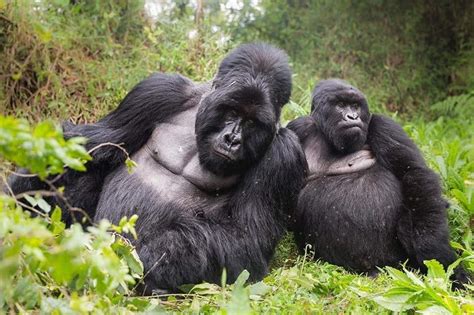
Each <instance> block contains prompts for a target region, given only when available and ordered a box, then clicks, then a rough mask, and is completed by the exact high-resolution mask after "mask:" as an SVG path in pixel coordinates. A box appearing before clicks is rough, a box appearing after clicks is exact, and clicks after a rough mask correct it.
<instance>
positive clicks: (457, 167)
mask: <svg viewBox="0 0 474 315" xmlns="http://www.w3.org/2000/svg"><path fill="white" fill-rule="evenodd" d="M60 2H61V1H58V3H60ZM2 5H3V2H2V1H1V0H0V14H1V17H2V18H1V19H0V30H1V32H0V44H4V45H3V48H1V47H2V45H0V60H1V61H0V69H1V75H0V77H1V78H2V81H1V82H0V83H1V85H0V106H1V107H0V113H1V114H4V115H12V116H16V117H21V118H25V119H27V120H28V121H29V122H39V121H43V120H45V119H51V120H53V121H55V122H59V121H61V120H63V119H72V120H73V121H76V122H89V121H96V120H97V119H99V118H100V117H102V116H103V115H105V114H106V113H107V112H108V111H110V110H111V109H113V108H114V107H115V106H116V105H117V104H118V102H119V101H120V100H121V99H122V98H123V97H124V96H125V95H126V93H127V91H129V90H130V88H131V87H132V86H133V85H135V84H136V83H138V82H139V81H140V80H141V79H143V78H144V77H146V76H147V75H149V74H150V73H152V72H154V71H164V72H179V73H181V74H183V75H186V76H189V77H190V78H192V79H193V80H196V81H206V80H211V79H212V77H213V75H214V73H215V71H216V68H217V65H218V63H219V61H220V60H221V59H222V57H223V56H224V55H225V54H226V53H227V51H229V49H231V48H232V47H234V46H235V45H237V44H238V43H237V42H232V41H229V42H227V43H223V44H222V43H219V38H220V36H221V35H222V34H220V33H218V32H217V33H216V32H212V31H211V30H210V28H208V26H206V25H203V26H202V27H203V29H202V31H201V33H200V35H199V36H198V37H197V38H194V39H190V38H189V37H188V32H189V30H190V29H191V28H193V27H194V25H193V23H192V22H186V21H180V23H179V24H176V23H174V24H173V23H165V22H163V23H160V24H159V25H158V27H157V28H156V29H151V28H149V27H146V25H141V24H138V26H137V25H135V26H134V27H138V29H139V30H140V31H139V33H136V34H135V35H133V34H132V35H130V34H129V35H128V37H127V35H126V34H125V33H120V34H121V35H120V36H118V35H116V34H115V33H114V32H113V29H114V28H113V27H114V25H122V24H121V23H124V21H123V20H122V19H119V18H118V17H117V15H106V14H104V15H101V16H99V17H97V19H96V20H94V21H93V20H91V19H90V18H89V17H88V16H83V15H81V14H84V13H78V12H69V11H65V12H63V13H62V14H59V13H57V12H56V13H55V11H37V12H33V11H32V10H31V5H32V4H31V2H29V1H23V2H22V1H20V2H18V4H15V5H9V6H8V7H7V9H3V11H2ZM112 12H114V11H112ZM335 31H337V32H340V31H341V30H337V29H335V30H333V32H335ZM337 32H336V33H337ZM137 34H140V35H137ZM350 35H351V34H346V35H345V36H344V37H343V40H344V39H347V38H349V37H350ZM134 36H135V37H134ZM333 36H335V35H333ZM374 41H376V40H374ZM324 42H325V43H330V42H331V38H326V39H324ZM343 43H344V42H340V41H339V42H336V44H338V45H342V44H343ZM392 44H394V43H392ZM342 46H344V45H342ZM336 48H337V47H336ZM336 48H335V47H334V46H329V48H328V47H322V48H321V49H322V51H318V52H317V53H315V56H316V57H319V56H326V55H327V54H328V52H327V51H324V49H336ZM337 49H343V47H339V48H337ZM316 57H315V58H316ZM350 62H351V61H350V60H348V59H344V60H343V64H342V65H341V64H338V61H337V56H334V58H332V59H329V60H324V62H322V63H321V68H324V69H321V71H317V70H319V69H318V68H315V69H311V71H307V70H308V67H316V66H314V64H305V63H302V62H298V63H297V62H295V61H293V69H294V88H293V96H292V100H291V102H290V103H289V104H288V105H287V106H286V108H285V110H284V112H283V116H282V122H283V123H284V124H285V123H286V122H288V121H289V120H291V119H293V118H295V117H297V116H300V115H304V114H307V113H308V109H309V105H310V92H311V89H312V88H313V86H314V84H315V83H316V82H317V80H318V79H320V78H319V77H317V76H314V77H313V76H312V73H315V72H319V73H320V75H322V74H324V76H334V75H338V74H343V75H344V73H346V75H347V76H348V77H346V79H349V80H350V81H351V82H352V83H354V84H355V85H356V86H360V87H361V88H363V89H364V90H367V94H368V97H369V101H370V105H371V108H372V109H373V110H374V111H376V112H383V113H387V114H389V115H391V116H393V117H394V118H395V119H396V120H397V121H399V122H400V123H401V124H402V125H403V126H404V128H405V130H406V131H407V132H408V134H409V135H410V136H411V137H412V138H413V139H414V141H415V142H416V143H417V145H418V146H419V147H420V148H421V150H422V152H423V154H424V156H425V158H426V160H427V161H428V163H429V165H430V166H431V167H432V168H433V169H434V170H435V171H436V172H437V173H438V174H440V178H441V180H442V184H443V188H444V193H445V196H446V198H447V199H448V200H449V201H450V203H451V207H450V208H449V210H448V215H449V224H450V228H451V239H452V241H453V246H455V248H456V249H457V250H458V252H459V254H460V255H461V256H462V257H463V259H464V263H465V265H466V266H467V267H468V269H469V270H471V272H474V249H473V234H472V230H473V227H474V120H473V118H472V116H473V114H472V113H474V97H473V95H472V93H469V92H465V93H464V94H461V95H458V96H454V97H449V98H447V99H445V100H443V101H441V102H438V103H436V104H425V103H423V104H422V105H423V106H421V107H422V108H423V111H419V112H417V111H413V112H412V113H411V115H410V116H408V115H404V116H403V117H401V116H399V115H397V114H396V113H391V112H389V111H388V110H387V107H388V108H390V103H389V102H388V100H390V99H391V98H396V99H397V101H399V98H400V97H399V96H398V95H393V94H394V93H395V92H394V86H392V85H391V83H390V82H393V80H394V79H393V78H390V77H387V75H388V74H387V73H385V74H383V73H379V74H377V75H374V73H368V72H364V69H365V66H364V64H359V65H357V67H354V68H344V69H346V70H347V71H346V72H345V70H344V69H342V68H343V67H347V66H348V65H349V64H350ZM423 66H424V65H423ZM341 67H342V68H341ZM406 68H409V67H408V66H404V69H406ZM343 70H344V71H343ZM415 70H416V69H415ZM404 71H405V70H404ZM407 71H408V70H407ZM420 71H421V70H420ZM394 73H395V75H396V73H397V72H396V71H394ZM414 73H418V72H417V71H414ZM381 77H382V78H383V80H382V79H380V78H381ZM406 77H407V76H405V77H404V80H407V79H406ZM395 79H396V78H395ZM415 79H416V78H414V80H415ZM376 81H377V82H376ZM372 83H374V84H372ZM403 86H405V87H406V86H409V85H408V83H407V82H403ZM437 93H438V92H436V93H434V94H437ZM410 95H411V94H410ZM415 96H416V95H415ZM410 97H413V95H411V96H410ZM424 99H425V98H420V102H422V100H424ZM384 100H385V101H384ZM382 101H384V102H382ZM414 103H416V102H412V104H414ZM426 108H429V109H430V110H426ZM46 125H47V126H49V124H46ZM5 126H6V124H5V125H2V126H0V127H4V128H6V127H5ZM48 128H49V127H46V129H47V130H49V129H48ZM0 130H1V129H0ZM5 130H7V131H8V130H9V131H8V132H11V131H12V130H11V129H5ZM22 130H24V128H23V129H22ZM15 132H16V131H15ZM22 132H23V131H22ZM30 132H33V131H32V130H30ZM49 132H51V134H52V135H53V137H56V136H57V134H56V133H54V132H53V131H52V130H49ZM4 134H8V133H7V132H6V131H5V132H4ZM25 137H26V139H27V140H28V141H44V139H42V137H43V133H39V134H38V135H37V137H36V138H35V137H33V138H32V139H30V138H29V137H28V136H25ZM0 138H1V137H0ZM14 138H15V137H13V136H12V137H10V140H8V141H7V140H5V141H4V143H7V144H8V145H6V146H4V147H3V149H4V151H0V153H1V156H3V158H4V159H8V160H9V161H10V162H16V163H20V164H21V163H23V164H24V163H27V162H25V158H26V156H27V155H26V154H25V155H22V154H20V152H21V151H18V152H12V151H11V145H12V142H11V139H14ZM17 140H18V138H16V140H15V141H17ZM58 141H59V140H58ZM17 142H18V141H17ZM35 143H36V142H35ZM48 143H49V142H48ZM58 145H59V146H60V147H61V146H62V145H65V144H64V143H62V144H58ZM8 148H10V151H7V149H8ZM0 149H2V148H1V146H0ZM19 150H21V149H19ZM64 150H66V151H67V147H65V148H64ZM40 151H41V150H40ZM6 152H10V153H9V155H8V154H7V153H6ZM29 154H31V155H34V154H35V152H29ZM57 154H58V152H55V151H54V150H50V151H49V152H47V155H48V156H55V155H57ZM63 157H64V155H63ZM53 160H54V159H53ZM54 161H55V160H54ZM6 162H8V161H3V162H0V168H1V169H2V170H1V171H0V174H2V175H3V174H5V173H6V172H7V168H8V167H10V166H9V165H10V164H9V163H6ZM43 162H44V161H43ZM43 162H42V161H41V160H38V163H37V165H38V169H37V171H38V172H41V171H42V170H43V171H46V170H45V164H42V163H43ZM50 162H51V161H49V163H50ZM63 162H64V161H63ZM46 163H48V162H46ZM39 199H40V198H38V199H36V198H34V199H33V200H32V201H31V202H33V203H34V202H37V203H41V202H40V201H39ZM0 201H1V202H0V210H1V211H0V235H2V234H1V233H2V232H4V233H7V232H8V233H7V234H4V236H3V237H2V238H0V257H1V258H0V270H4V271H8V273H7V272H2V273H1V274H2V278H0V280H1V281H2V285H4V287H2V286H0V287H2V288H7V287H8V288H9V289H10V291H9V294H10V295H9V296H8V298H9V300H7V301H4V300H2V298H0V310H1V311H6V310H8V311H11V312H22V311H31V310H38V309H41V310H43V311H45V312H50V311H52V310H53V309H55V310H58V312H60V313H67V312H73V313H87V312H90V311H94V312H98V313H100V312H104V313H111V312H119V313H126V312H132V311H146V310H148V311H151V310H152V309H153V310H154V311H155V312H165V311H167V312H174V313H189V314H191V313H192V314H197V313H214V312H218V313H221V314H245V313H252V312H253V313H261V312H262V313H288V314H290V313H291V314H293V313H295V314H305V313H329V314H336V313H343V312H348V313H349V312H350V313H358V314H359V313H390V312H391V310H396V311H402V312H407V311H408V310H412V311H413V310H415V311H420V312H423V311H424V312H437V313H458V314H461V313H470V312H471V313H472V312H474V299H473V293H474V291H473V289H474V288H473V287H472V286H471V287H469V288H468V289H467V290H466V291H463V292H452V291H450V289H449V283H448V282H447V280H446V278H447V275H446V274H445V273H444V271H443V270H441V269H440V268H439V266H438V265H437V264H436V263H433V262H432V263H430V273H429V274H428V276H421V275H418V274H416V273H413V272H412V271H409V270H405V271H396V270H393V269H390V268H385V269H383V270H382V271H381V274H380V276H379V277H377V278H369V277H366V276H360V275H355V274H351V273H348V272H346V271H344V270H343V269H342V268H340V267H337V266H334V265H331V264H328V263H324V262H315V261H313V260H312V259H311V253H310V252H308V254H307V255H299V254H298V252H297V250H296V246H295V244H294V241H293V239H292V236H291V234H288V235H287V236H286V237H285V238H284V239H283V240H282V241H281V242H280V245H279V246H278V248H277V251H276V255H275V257H274V260H273V262H272V269H271V272H270V273H269V275H268V276H267V277H266V278H265V279H264V280H263V281H262V282H259V283H256V284H246V283H245V279H246V276H247V275H246V274H245V273H243V274H242V275H241V277H240V278H239V280H238V281H237V283H236V284H234V285H230V286H222V287H220V286H217V285H211V284H201V285H198V286H196V287H194V288H193V289H192V290H191V292H190V293H186V294H180V295H167V296H161V297H160V298H156V297H155V298H134V297H131V296H129V295H128V289H127V286H129V287H131V288H133V285H130V283H131V282H133V279H131V278H130V277H127V276H126V274H125V273H126V272H124V270H128V271H129V272H130V273H131V274H133V276H134V277H136V276H137V272H138V271H137V270H139V269H140V268H139V267H137V263H136V262H135V260H134V258H133V253H131V252H130V251H129V247H127V246H126V245H124V244H122V243H119V245H116V246H115V247H113V246H112V247H113V250H114V252H111V251H108V250H106V249H105V248H106V247H107V246H105V245H106V244H112V243H113V242H115V241H116V240H112V239H111V238H110V234H105V230H106V229H108V230H109V231H120V229H121V228H124V227H110V226H105V227H104V226H102V227H100V228H99V229H98V230H92V231H89V232H87V231H86V232H84V231H82V230H80V229H79V228H78V227H74V228H73V229H66V230H64V228H63V227H61V226H60V224H59V223H58V221H57V218H58V215H57V212H56V214H55V215H54V218H56V219H53V221H52V222H43V221H40V220H38V219H35V220H32V219H30V218H25V217H23V215H22V214H20V213H21V212H17V211H16V210H15V209H14V208H15V206H14V205H13V204H12V203H11V201H8V202H7V201H3V200H0ZM46 208H47V207H46ZM49 210H51V209H49ZM2 211H3V212H2ZM53 211H54V210H53ZM127 224H128V223H127V222H125V221H124V222H123V225H124V226H126V227H127V228H129V227H128V225H127ZM5 227H8V228H5ZM2 228H3V230H2ZM5 235H7V236H5ZM31 236H33V237H31ZM80 238H86V239H88V240H89V242H88V243H87V244H86V243H81V242H78V239H80ZM68 240H71V242H73V244H74V246H76V247H74V248H75V249H76V251H71V249H70V248H68V244H70V243H68V242H69V241H68ZM90 244H92V245H93V246H91V245H90ZM94 244H95V245H94ZM7 245H8V246H9V247H8V251H6V248H7ZM48 253H54V255H49V254H48ZM9 255H10V256H9ZM67 255H71V257H76V260H75V264H73V268H72V269H71V272H72V273H69V276H70V278H67V277H66V276H64V277H63V276H61V275H59V274H58V273H57V272H56V273H55V272H54V270H51V269H48V268H47V267H48V264H51V265H52V266H59V267H58V268H62V269H61V270H67V269H68V268H67V267H68V264H67V263H65V258H64V257H67ZM11 257H15V259H16V260H12V259H8V258H11ZM97 257H101V258H100V259H99V263H102V264H104V266H105V265H107V264H108V266H112V267H111V268H112V269H111V270H101V267H100V265H99V264H94V263H91V261H93V260H94V258H97ZM55 259H60V261H59V260H58V261H56V260H55ZM66 260H67V259H66ZM12 268H13V269H12ZM113 268H115V269H113ZM127 268H128V269H127ZM14 270H17V272H16V273H15V274H14V275H12V276H5V277H3V275H10V274H13V272H14ZM132 271H133V272H132ZM448 272H449V271H448ZM72 274H74V275H78V277H80V278H81V279H83V281H85V280H84V279H85V275H87V277H90V281H85V282H84V283H82V284H78V283H77V281H76V279H75V278H74V277H72V276H71V275H72ZM69 276H68V277H69ZM132 278H133V277H132ZM109 280H113V281H112V282H113V283H112V282H110V281H109ZM114 281H115V282H114ZM98 284H100V286H99V287H98ZM0 295H2V294H1V293H0ZM3 296H5V295H3ZM25 297H28V298H25ZM1 311H0V312H1Z"/></svg>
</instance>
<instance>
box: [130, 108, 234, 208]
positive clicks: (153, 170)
mask: <svg viewBox="0 0 474 315" xmlns="http://www.w3.org/2000/svg"><path fill="white" fill-rule="evenodd" d="M196 112H197V106H195V107H193V108H191V109H189V110H187V111H185V112H182V113H180V114H179V115H176V116H175V117H173V118H172V119H171V120H169V121H167V122H166V123H161V124H158V125H157V126H156V128H155V130H154V131H153V133H152V135H151V137H150V139H149V140H148V142H147V143H146V144H145V146H143V148H141V149H140V150H139V151H138V152H137V153H136V154H134V155H133V156H132V159H133V160H134V161H135V162H136V163H137V165H138V166H137V167H136V169H135V173H134V176H136V177H138V179H139V180H140V181H141V182H142V183H143V184H145V185H147V186H149V188H152V191H153V192H154V194H155V195H156V197H158V198H159V199H160V200H162V201H166V202H173V201H176V200H180V201H184V200H187V202H188V204H191V203H194V204H196V205H201V206H203V205H204V206H205V205H206V204H208V203H209V204H214V203H216V201H217V200H219V199H222V198H223V194H222V191H225V190H227V189H229V188H231V187H232V186H233V185H234V184H235V183H236V180H237V177H235V176H232V177H220V176H217V175H215V174H213V173H211V172H209V171H208V170H206V169H205V168H203V167H202V165H201V164H200V162H199V157H198V151H197V145H196V137H195V134H194V123H195V117H196Z"/></svg>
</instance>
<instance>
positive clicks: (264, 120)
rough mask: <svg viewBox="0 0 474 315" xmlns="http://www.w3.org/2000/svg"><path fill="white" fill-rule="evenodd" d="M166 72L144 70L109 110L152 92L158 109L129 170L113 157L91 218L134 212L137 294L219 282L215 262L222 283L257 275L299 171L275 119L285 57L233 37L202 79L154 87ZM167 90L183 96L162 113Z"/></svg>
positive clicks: (286, 91) (293, 148) (294, 142)
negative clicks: (140, 268)
mask: <svg viewBox="0 0 474 315" xmlns="http://www.w3.org/2000/svg"><path fill="white" fill-rule="evenodd" d="M169 79H170V78H169V77H167V76H164V75H159V76H152V77H150V78H148V79H146V80H145V81H143V82H141V83H140V84H139V85H138V86H137V87H135V88H134V90H132V91H131V92H130V94H129V96H127V97H126V98H125V100H124V102H122V104H121V105H120V106H119V108H118V109H117V111H121V112H128V110H127V108H129V110H130V111H132V110H133V108H134V107H136V105H137V102H140V103H141V100H143V99H146V100H160V102H156V101H154V102H150V104H149V105H148V106H147V107H149V108H150V109H151V110H153V111H156V113H157V115H161V116H160V119H157V120H156V122H155V124H154V125H153V130H152V132H151V134H150V136H149V137H147V138H146V141H145V142H144V143H143V144H142V145H141V146H140V147H139V148H138V149H137V150H136V151H135V152H134V154H133V155H132V159H133V160H135V161H136V162H137V164H138V166H137V167H136V169H135V170H134V172H133V173H132V174H129V173H128V172H127V170H126V168H125V167H124V166H120V167H118V168H117V169H115V170H114V171H113V172H112V173H111V174H110V175H109V176H108V177H107V178H106V181H105V184H104V187H103V190H102V193H101V195H100V200H99V203H98V207H97V213H96V216H95V220H96V221H97V220H100V219H102V218H107V219H109V220H111V221H112V222H115V223H117V222H118V221H119V220H120V218H121V217H123V216H125V215H128V216H130V215H132V214H135V213H136V214H138V215H139V219H138V221H137V224H136V229H137V232H138V240H135V241H134V243H135V245H136V247H137V250H138V254H139V256H140V258H141V259H142V261H143V263H144V266H145V272H146V273H147V276H146V278H145V279H144V282H145V283H144V284H145V292H147V293H149V292H151V291H152V290H153V289H167V290H173V291H174V290H177V288H178V287H179V285H181V284H186V283H198V282H201V281H210V282H215V283H220V277H221V274H222V270H223V268H226V270H227V275H228V276H227V280H228V281H229V282H232V281H234V280H235V279H236V277H237V276H238V275H239V274H240V272H242V271H243V270H244V269H247V270H249V272H250V274H251V279H253V280H257V279H260V278H262V277H263V276H264V275H265V273H266V272H267V268H268V263H269V260H270V258H271V257H272V255H273V251H274V248H275V246H276V244H277V242H278V240H279V239H280V237H281V235H282V233H283V231H284V227H285V224H284V222H285V214H287V213H288V211H289V210H290V208H291V207H293V206H294V205H295V204H296V199H297V194H298V192H299V190H300V189H301V187H302V183H303V179H304V176H305V167H306V161H305V160H304V154H303V151H302V149H301V147H300V145H299V142H298V139H297V137H296V136H295V135H294V134H293V133H292V132H291V131H289V130H287V129H284V128H278V127H277V125H278V120H279V114H280V111H281V107H282V106H283V105H284V104H285V103H286V102H287V101H288V99H289V95H290V90H291V73H290V70H289V67H288V64H287V57H286V55H285V54H284V53H283V52H282V51H280V50H278V49H276V48H274V47H272V46H269V45H265V44H249V45H243V46H241V47H239V48H237V49H236V50H234V51H233V52H231V53H230V54H229V55H228V56H227V57H226V58H225V59H224V61H223V62H222V63H221V65H220V67H219V72H218V74H217V76H216V78H215V79H214V81H213V84H212V85H207V84H194V83H192V82H191V81H190V80H187V79H185V78H182V80H180V82H181V86H175V87H174V90H176V91H180V92H179V94H178V95H173V94H172V93H170V91H169V90H165V89H160V88H159V87H160V86H167V84H164V83H163V82H164V81H166V80H169ZM143 86H147V87H151V86H154V87H155V88H153V89H152V88H145V89H144V88H143ZM157 87H158V88H157ZM137 91H140V93H137ZM144 94H147V95H144ZM134 95H138V96H139V97H134ZM155 96H156V97H155ZM176 99H180V100H183V101H182V102H180V104H177V108H174V112H173V113H172V114H170V115H167V116H166V117H165V118H162V115H163V114H162V113H159V109H160V108H162V109H164V110H166V104H167V102H168V100H170V101H172V100H176ZM147 114H148V113H147V112H146V111H145V112H141V113H137V115H147Z"/></svg>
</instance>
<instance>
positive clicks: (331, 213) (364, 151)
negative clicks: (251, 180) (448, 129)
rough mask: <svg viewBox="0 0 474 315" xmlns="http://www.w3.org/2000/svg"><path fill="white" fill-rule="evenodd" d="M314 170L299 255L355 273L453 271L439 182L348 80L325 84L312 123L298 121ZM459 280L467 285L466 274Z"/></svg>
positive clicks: (298, 230)
mask: <svg viewBox="0 0 474 315" xmlns="http://www.w3.org/2000/svg"><path fill="white" fill-rule="evenodd" d="M288 128H289V129H291V130H293V131H295V132H296V134H297V135H298V137H299V138H300V141H301V142H302V144H303V149H304V151H305V155H306V159H307V162H308V166H309V176H308V178H307V183H306V186H305V187H304V188H303V189H302V191H301V192H300V195H299V199H298V206H297V210H296V211H295V213H294V218H293V219H294V227H293V228H294V231H295V237H296V240H297V243H298V245H299V247H300V249H304V247H305V246H306V244H311V245H312V246H313V249H314V250H315V253H316V257H317V258H321V259H323V260H325V261H328V262H330V263H334V264H336V265H340V266H343V267H346V268H347V269H349V270H352V271H355V272H366V273H369V274H376V273H377V267H383V266H398V265H399V264H400V263H401V262H404V261H406V260H408V264H409V266H412V267H415V268H418V269H421V270H422V271H425V265H424V264H423V261H425V260H429V259H436V260H438V261H439V262H440V263H442V264H443V266H444V267H447V266H448V265H450V264H451V263H453V262H454V261H455V260H456V255H455V253H454V251H453V249H452V248H451V247H450V245H449V239H448V238H449V233H448V224H447V218H446V207H447V206H448V204H447V202H446V201H445V200H444V199H443V197H442V196H441V193H442V192H441V187H440V183H439V180H438V176H437V175H436V174H435V173H434V172H433V171H432V170H430V169H429V168H428V167H427V165H426V163H425V161H424V159H423V157H422V155H421V153H420V152H419V150H418V148H417V147H416V145H415V144H414V143H413V141H411V140H410V139H409V138H408V136H407V135H406V134H405V132H404V131H403V129H402V128H401V127H400V126H399V125H398V124H397V123H395V122H394V121H393V120H391V119H389V118H387V117H384V116H380V115H376V114H374V115H372V116H371V114H370V112H369V108H368V104H367V100H366V98H365V96H364V95H363V94H362V93H361V92H360V91H359V90H357V89H356V88H355V87H353V86H351V85H349V84H348V83H347V82H344V81H341V80H335V79H333V80H326V81H322V82H320V83H319V84H318V85H317V86H316V88H315V90H314V92H313V99H312V106H311V115H310V116H307V117H301V118H298V119H296V120H294V121H292V122H291V123H290V124H289V125H288ZM453 278H454V279H453V280H456V281H457V282H456V283H455V285H460V284H462V283H466V282H467V281H468V274H467V273H466V272H465V271H464V269H463V268H462V267H458V268H457V269H456V270H455V275H454V277H453Z"/></svg>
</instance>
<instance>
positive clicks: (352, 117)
mask: <svg viewBox="0 0 474 315" xmlns="http://www.w3.org/2000/svg"><path fill="white" fill-rule="evenodd" d="M357 118H359V115H358V114H356V113H350V114H347V115H346V119H347V120H357Z"/></svg>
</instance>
